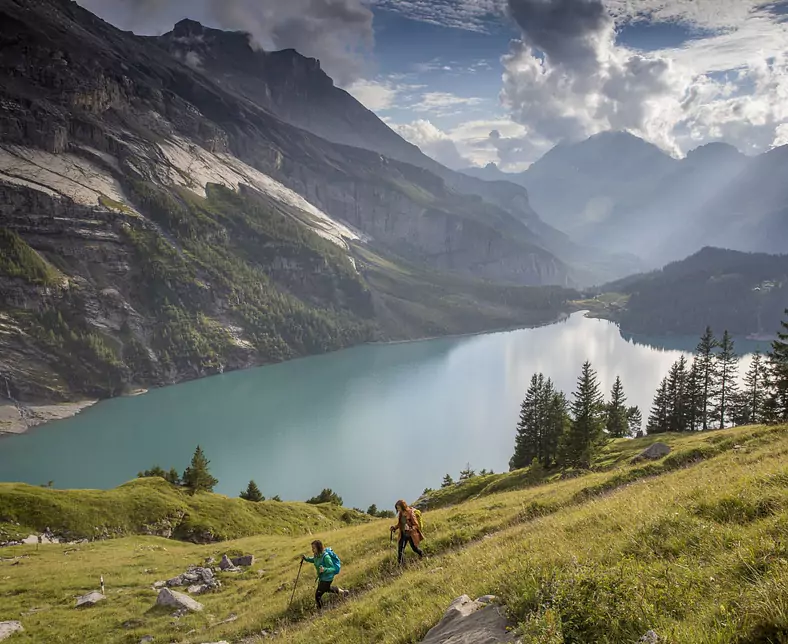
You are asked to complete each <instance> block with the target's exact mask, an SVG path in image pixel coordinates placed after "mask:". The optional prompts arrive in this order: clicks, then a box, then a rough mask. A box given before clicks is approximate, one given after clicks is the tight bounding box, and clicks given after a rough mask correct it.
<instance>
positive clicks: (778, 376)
mask: <svg viewBox="0 0 788 644" xmlns="http://www.w3.org/2000/svg"><path fill="white" fill-rule="evenodd" d="M785 314H786V315H788V309H786V310H785ZM780 326H781V327H782V330H781V331H778V332H777V339H776V340H774V341H773V342H772V348H771V351H769V397H768V399H767V414H768V420H769V421H771V422H787V421H788V321H783V322H781V323H780Z"/></svg>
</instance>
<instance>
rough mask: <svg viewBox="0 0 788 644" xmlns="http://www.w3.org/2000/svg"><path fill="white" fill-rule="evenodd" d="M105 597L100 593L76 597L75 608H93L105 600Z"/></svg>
mask: <svg viewBox="0 0 788 644" xmlns="http://www.w3.org/2000/svg"><path fill="white" fill-rule="evenodd" d="M105 599H106V597H105V596H104V595H102V594H101V593H97V592H95V591H94V592H92V593H88V594H87V595H82V597H77V605H76V607H77V608H89V607H90V606H95V605H96V604H98V603H99V602H100V601H103V600H105Z"/></svg>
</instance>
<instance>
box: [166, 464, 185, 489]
mask: <svg viewBox="0 0 788 644" xmlns="http://www.w3.org/2000/svg"><path fill="white" fill-rule="evenodd" d="M164 478H166V479H167V481H168V482H169V483H172V484H173V485H180V484H181V477H180V474H178V470H176V469H175V468H174V467H171V468H170V471H169V472H167V475H166V476H165V477H164Z"/></svg>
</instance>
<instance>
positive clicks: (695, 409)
mask: <svg viewBox="0 0 788 644" xmlns="http://www.w3.org/2000/svg"><path fill="white" fill-rule="evenodd" d="M684 400H685V413H686V424H687V431H690V432H694V431H697V430H698V429H699V428H700V427H701V415H702V413H703V409H702V403H703V381H702V379H701V371H700V363H699V361H698V359H697V358H695V359H693V361H692V366H691V367H690V369H689V372H688V373H687V385H686V387H685V391H684Z"/></svg>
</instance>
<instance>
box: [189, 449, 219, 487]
mask: <svg viewBox="0 0 788 644" xmlns="http://www.w3.org/2000/svg"><path fill="white" fill-rule="evenodd" d="M209 463H210V461H209V460H208V459H207V458H205V454H204V453H203V451H202V448H201V447H200V446H199V445H198V446H197V449H196V450H194V456H192V462H191V464H190V465H189V467H187V468H186V469H185V470H184V472H183V476H182V477H181V480H182V481H183V484H184V485H185V486H186V487H187V488H189V490H191V493H192V494H196V493H197V492H213V488H214V487H215V486H216V485H217V483H219V481H218V479H215V478H214V477H213V476H211V473H210V472H209V471H208V465H209Z"/></svg>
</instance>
